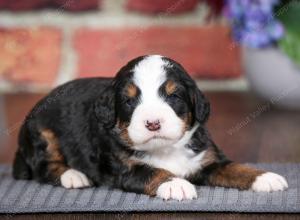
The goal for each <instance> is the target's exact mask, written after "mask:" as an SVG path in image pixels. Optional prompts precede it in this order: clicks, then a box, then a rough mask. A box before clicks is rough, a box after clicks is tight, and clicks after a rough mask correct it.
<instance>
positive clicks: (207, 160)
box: [201, 148, 217, 167]
mask: <svg viewBox="0 0 300 220" xmlns="http://www.w3.org/2000/svg"><path fill="white" fill-rule="evenodd" d="M216 160H217V156H216V152H215V150H214V149H213V148H208V149H207V150H206V152H205V154H204V157H203V158H202V160H201V166H202V167H207V166H209V165H211V164H212V163H214V162H215V161H216Z"/></svg>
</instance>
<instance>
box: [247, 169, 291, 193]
mask: <svg viewBox="0 0 300 220" xmlns="http://www.w3.org/2000/svg"><path fill="white" fill-rule="evenodd" d="M286 188H288V184H287V182H286V180H285V178H284V177H282V176H280V175H278V174H276V173H271V172H267V173H264V174H262V175H260V176H258V177H256V180H255V181H254V183H253V184H252V187H251V189H252V190H254V191H256V192H272V191H282V190H284V189H286Z"/></svg>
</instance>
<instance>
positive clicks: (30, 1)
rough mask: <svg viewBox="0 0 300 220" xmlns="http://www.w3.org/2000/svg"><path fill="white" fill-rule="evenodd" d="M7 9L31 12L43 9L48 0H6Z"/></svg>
mask: <svg viewBox="0 0 300 220" xmlns="http://www.w3.org/2000/svg"><path fill="white" fill-rule="evenodd" d="M6 2H7V3H6V8H7V9H9V10H14V11H21V10H30V9H36V8H41V7H44V6H46V5H47V3H48V0H18V1H9V0H6Z"/></svg>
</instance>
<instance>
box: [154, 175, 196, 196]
mask: <svg viewBox="0 0 300 220" xmlns="http://www.w3.org/2000/svg"><path fill="white" fill-rule="evenodd" d="M156 196H158V197H160V198H163V199H165V200H168V199H176V200H179V201H181V200H183V199H195V198H197V192H196V189H195V186H194V185H193V184H191V183H190V182H188V181H187V180H185V179H181V178H173V179H172V180H171V181H169V182H165V183H163V184H161V185H160V186H159V187H158V189H157V191H156Z"/></svg>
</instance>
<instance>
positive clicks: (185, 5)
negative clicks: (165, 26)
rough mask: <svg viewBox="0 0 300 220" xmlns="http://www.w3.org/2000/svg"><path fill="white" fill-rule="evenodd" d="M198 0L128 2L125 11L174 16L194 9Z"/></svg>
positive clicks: (134, 0)
mask: <svg viewBox="0 0 300 220" xmlns="http://www.w3.org/2000/svg"><path fill="white" fill-rule="evenodd" d="M197 4H198V0H163V1H161V0H128V1H127V5H126V6H127V9H129V10H134V11H139V12H145V13H160V12H163V13H166V14H176V13H182V12H186V11H191V10H193V9H195V8H196V6H197Z"/></svg>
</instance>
